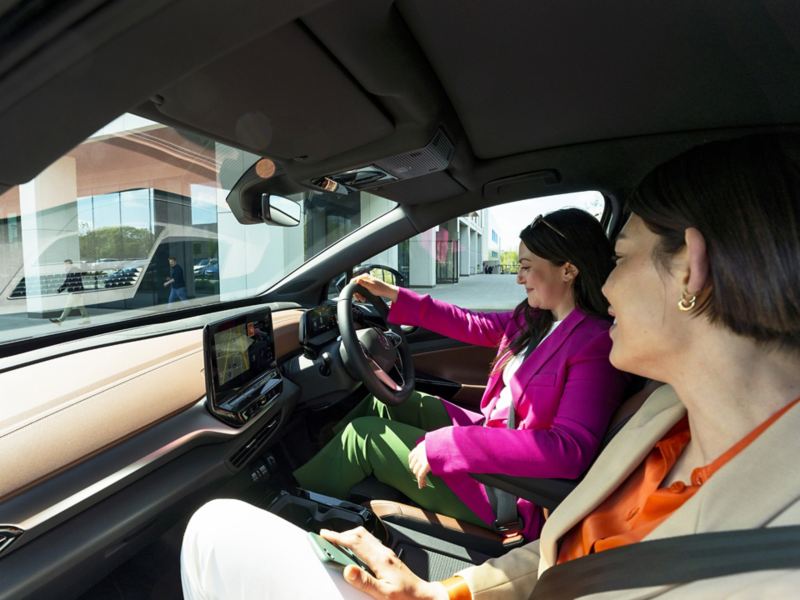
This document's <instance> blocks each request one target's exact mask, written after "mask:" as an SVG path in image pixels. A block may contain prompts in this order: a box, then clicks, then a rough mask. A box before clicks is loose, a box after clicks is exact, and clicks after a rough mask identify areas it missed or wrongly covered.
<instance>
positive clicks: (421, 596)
mask: <svg viewBox="0 0 800 600" xmlns="http://www.w3.org/2000/svg"><path fill="white" fill-rule="evenodd" d="M319 534H320V535H321V536H322V537H323V538H325V539H326V540H328V541H329V542H331V543H333V544H336V545H338V546H343V547H345V548H349V549H350V550H352V551H353V552H355V553H356V554H357V555H358V557H359V558H360V559H361V560H362V561H364V563H366V565H367V566H368V567H369V568H370V569H371V570H372V572H373V573H375V577H373V576H372V575H370V574H369V573H367V572H366V571H365V570H364V569H361V568H360V567H356V566H355V565H349V566H347V567H345V569H344V578H345V581H347V583H349V584H350V585H352V586H353V587H354V588H356V589H358V590H361V591H362V592H364V593H366V594H368V595H370V596H372V597H373V598H392V599H395V600H438V599H439V598H441V599H443V600H444V599H446V598H447V597H448V594H447V590H446V589H445V587H444V586H443V585H442V584H441V583H437V582H429V581H425V580H424V579H420V578H419V577H417V576H416V575H414V573H412V572H411V569H409V568H408V567H407V566H406V565H405V563H403V561H401V560H400V559H399V558H397V555H396V554H395V553H394V552H392V550H390V549H389V548H387V547H386V546H384V545H383V544H381V543H380V541H379V540H378V539H377V538H376V537H375V536H374V535H372V534H371V533H369V532H368V531H367V530H366V529H364V528H363V527H357V528H356V529H350V530H348V531H342V532H337V531H330V530H328V529H323V530H321V531H320V532H319Z"/></svg>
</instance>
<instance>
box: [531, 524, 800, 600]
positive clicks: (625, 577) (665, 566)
mask: <svg viewBox="0 0 800 600" xmlns="http://www.w3.org/2000/svg"><path fill="white" fill-rule="evenodd" d="M798 567H800V525H792V526H787V527H765V528H763V529H742V530H737V531H720V532H712V533H698V534H693V535H684V536H680V537H671V538H664V539H660V540H651V541H644V542H638V543H634V544H628V545H627V546H620V547H618V548H613V549H611V550H604V551H603V552H598V553H597V554H590V555H589V556H584V557H583V558H578V559H575V560H571V561H569V562H565V563H562V564H560V565H556V566H555V567H552V568H550V569H547V570H546V571H545V572H544V573H543V574H542V576H541V577H540V578H539V581H538V582H537V584H536V588H535V589H534V590H533V593H532V594H531V595H530V600H545V599H547V600H552V599H553V598H578V597H581V596H588V595H590V594H599V593H601V592H610V591H615V590H626V589H635V588H645V587H651V586H659V585H678V584H682V583H689V582H692V581H698V580H701V579H709V578H712V577H722V576H725V575H734V574H736V573H747V572H751V571H765V570H772V569H789V568H798Z"/></svg>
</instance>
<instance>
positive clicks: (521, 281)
mask: <svg viewBox="0 0 800 600" xmlns="http://www.w3.org/2000/svg"><path fill="white" fill-rule="evenodd" d="M517 283H519V284H523V283H525V280H524V279H523V278H522V273H517Z"/></svg>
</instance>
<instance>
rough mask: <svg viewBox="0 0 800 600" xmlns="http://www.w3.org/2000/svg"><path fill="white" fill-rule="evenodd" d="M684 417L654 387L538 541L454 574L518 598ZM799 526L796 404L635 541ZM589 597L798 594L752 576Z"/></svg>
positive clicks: (792, 573)
mask: <svg viewBox="0 0 800 600" xmlns="http://www.w3.org/2000/svg"><path fill="white" fill-rule="evenodd" d="M685 413H686V411H685V409H684V407H683V405H682V404H681V403H680V402H679V400H678V398H677V396H676V395H675V392H674V391H673V390H672V388H671V387H669V386H666V385H664V386H661V387H660V388H658V389H657V390H656V391H655V392H653V393H652V394H651V395H650V397H649V398H648V399H647V401H646V402H645V403H644V404H643V405H642V407H641V409H639V411H638V412H637V413H636V414H635V415H634V416H633V417H632V418H631V419H630V421H629V422H628V423H627V424H626V425H625V427H624V428H623V429H622V430H621V431H620V432H619V433H618V434H617V435H616V436H615V437H614V439H613V440H612V441H611V443H609V445H608V446H607V447H606V449H605V450H604V451H603V452H602V454H601V455H600V456H599V457H598V458H597V461H596V462H595V463H594V465H593V466H592V468H591V469H590V470H589V472H588V473H587V474H586V477H585V478H584V479H583V481H582V482H581V483H580V485H578V486H577V487H576V488H575V490H574V491H573V492H572V493H571V494H570V495H569V496H568V497H567V498H566V499H564V501H563V502H562V503H561V504H560V505H559V507H558V509H557V510H555V511H554V512H553V514H552V515H551V516H550V518H549V519H548V520H547V522H546V523H545V526H544V529H543V530H542V535H541V538H540V539H539V540H537V541H535V542H532V543H530V544H527V545H525V546H522V547H521V548H517V549H516V550H512V551H511V552H509V553H508V554H506V555H504V556H501V557H500V558H496V559H492V560H489V561H487V562H486V563H484V564H482V565H479V566H476V567H471V568H469V569H465V570H463V571H460V572H459V573H458V575H461V576H462V577H463V578H464V579H465V580H466V581H467V584H468V585H469V587H470V589H471V590H472V595H473V597H474V598H476V599H480V600H489V599H494V598H498V599H500V598H502V599H515V600H516V599H519V600H527V599H528V597H529V595H530V594H531V592H532V590H533V588H534V586H535V585H536V581H537V579H538V577H539V575H541V574H542V573H543V572H544V571H545V570H547V569H548V568H550V567H551V566H553V565H554V564H555V562H556V555H557V552H558V547H557V542H558V540H560V539H561V538H562V537H563V536H564V535H565V534H566V533H567V532H568V531H569V530H570V529H571V528H572V527H573V526H574V525H575V524H576V523H578V522H579V521H580V520H581V519H583V518H584V517H585V516H586V515H588V514H589V513H591V512H592V511H593V510H594V509H595V508H596V507H597V506H598V505H599V504H600V503H601V502H602V501H603V500H605V499H606V497H608V496H609V495H610V494H611V493H612V492H613V491H614V490H616V489H617V488H618V487H619V486H620V485H621V484H622V482H623V481H624V480H625V478H627V477H628V475H629V474H630V473H631V472H632V471H634V470H635V469H636V467H638V466H639V465H640V464H641V463H642V461H643V460H644V459H645V457H646V456H647V454H648V453H649V452H650V450H652V448H653V447H654V446H655V444H656V442H657V441H658V440H660V439H661V438H662V437H663V436H664V435H665V434H666V433H667V431H669V430H670V428H671V427H672V426H673V425H674V424H675V423H677V422H678V421H679V420H680V419H681V417H683V416H684V414H685ZM796 524H800V405H798V406H795V407H794V408H792V409H791V410H789V411H788V412H787V413H786V414H785V415H783V416H782V417H781V418H780V419H778V421H776V422H775V423H774V424H773V425H772V426H771V427H770V428H769V429H767V431H765V432H764V433H763V434H762V435H761V436H760V437H759V438H758V439H756V440H755V441H754V442H752V443H751V444H750V445H749V446H748V447H747V448H746V449H745V450H743V451H742V452H740V453H739V454H738V455H737V456H735V457H734V458H733V459H732V460H731V461H730V462H728V464H726V465H725V466H724V467H723V468H721V469H720V470H719V471H717V472H716V473H715V474H714V476H713V477H712V478H711V479H709V480H708V481H707V482H706V483H705V484H704V485H703V487H702V488H701V489H700V490H699V491H698V492H697V493H696V494H695V495H694V496H693V497H692V498H690V499H689V500H688V501H686V503H685V504H684V505H683V506H681V508H679V509H678V510H676V511H675V513H674V514H672V515H671V516H670V517H669V518H668V519H666V520H665V521H664V522H663V523H661V525H659V526H658V527H657V528H656V529H654V530H653V531H652V532H651V533H650V534H649V535H648V536H646V537H645V539H648V540H654V539H658V538H666V537H674V536H679V535H688V534H692V533H702V532H711V531H725V530H731V529H750V528H756V527H776V526H781V525H796ZM588 597H589V598H593V599H595V598H596V599H601V598H602V599H606V598H614V599H632V598H653V597H657V598H670V599H672V598H675V599H677V598H681V599H683V598H703V599H705V598H784V597H786V598H789V597H800V571H796V570H773V571H756V572H752V573H744V574H738V575H731V576H727V577H717V578H714V579H709V580H703V581H698V582H693V583H690V584H685V585H680V586H674V585H673V586H658V587H649V588H639V589H636V590H619V591H614V592H605V593H602V594H593V595H591V596H588Z"/></svg>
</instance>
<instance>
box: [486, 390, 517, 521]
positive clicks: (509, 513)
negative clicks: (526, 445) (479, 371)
mask: <svg viewBox="0 0 800 600" xmlns="http://www.w3.org/2000/svg"><path fill="white" fill-rule="evenodd" d="M516 423H517V415H516V411H515V410H514V402H513V401H512V402H511V404H510V406H509V407H508V418H507V419H506V426H507V427H508V428H509V429H516ZM484 488H485V489H486V495H487V496H488V498H489V503H490V504H491V505H492V512H493V513H494V517H495V518H494V523H493V526H494V530H495V531H497V532H498V533H502V534H511V535H513V534H515V533H519V532H520V531H522V527H523V523H522V519H520V518H519V514H518V513H517V497H516V496H515V495H514V494H512V493H511V492H507V491H505V490H501V489H499V488H496V487H492V486H490V485H485V486H484Z"/></svg>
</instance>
